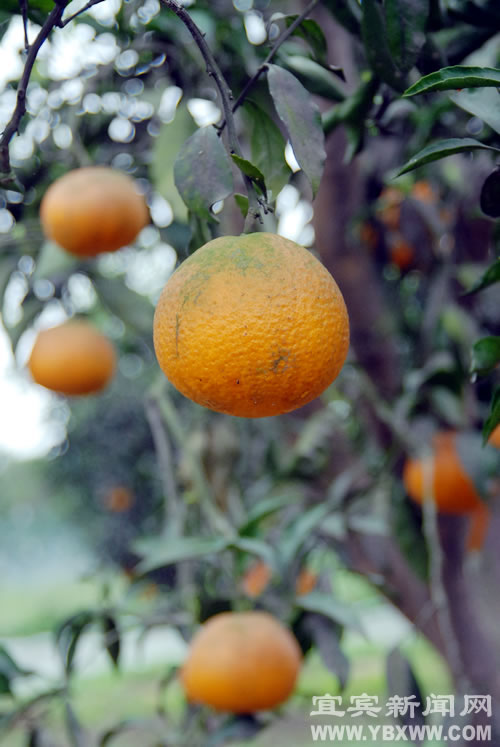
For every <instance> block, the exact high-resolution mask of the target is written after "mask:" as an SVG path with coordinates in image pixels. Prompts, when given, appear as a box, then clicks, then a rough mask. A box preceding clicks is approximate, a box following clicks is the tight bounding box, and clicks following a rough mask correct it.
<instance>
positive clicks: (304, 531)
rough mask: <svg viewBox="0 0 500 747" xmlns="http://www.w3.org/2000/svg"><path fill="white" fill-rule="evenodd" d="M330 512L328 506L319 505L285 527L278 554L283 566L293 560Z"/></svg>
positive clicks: (324, 504)
mask: <svg viewBox="0 0 500 747" xmlns="http://www.w3.org/2000/svg"><path fill="white" fill-rule="evenodd" d="M330 511H331V509H330V507H329V506H328V504H326V503H321V504H319V505H317V506H313V507H312V508H309V509H308V510H306V511H305V512H304V513H302V514H301V515H300V516H299V518H298V519H296V520H295V521H293V522H292V524H290V525H289V526H288V527H287V531H286V533H285V535H284V536H283V539H282V540H281V543H280V553H281V556H282V558H283V563H284V564H285V565H288V564H289V563H291V562H292V561H293V560H294V558H295V556H296V555H297V553H298V551H299V549H300V547H301V546H302V545H303V543H304V542H305V541H306V540H307V539H308V538H309V537H310V536H311V533H312V532H313V531H314V529H316V527H317V526H318V525H319V524H320V523H321V521H322V520H323V519H324V518H325V516H326V515H327V514H328V513H329V512H330Z"/></svg>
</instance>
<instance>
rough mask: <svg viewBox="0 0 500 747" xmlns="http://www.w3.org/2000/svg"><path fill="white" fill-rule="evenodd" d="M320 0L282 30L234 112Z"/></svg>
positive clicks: (248, 84) (221, 128) (240, 96)
mask: <svg viewBox="0 0 500 747" xmlns="http://www.w3.org/2000/svg"><path fill="white" fill-rule="evenodd" d="M318 2H319V0H311V2H310V3H309V5H308V6H307V8H306V9H305V10H304V11H303V12H302V13H301V14H300V15H299V16H297V18H296V19H295V21H293V23H291V24H290V26H288V28H286V29H284V30H283V31H282V32H281V34H280V35H279V36H278V38H277V39H276V41H275V42H274V44H273V46H272V48H271V51H270V52H269V54H268V55H267V57H266V59H265V60H264V62H263V63H262V64H261V65H260V67H259V68H258V70H257V71H256V72H255V73H254V75H252V77H251V78H249V80H248V81H247V82H246V84H245V86H244V87H243V89H242V91H241V93H240V95H239V96H238V98H237V99H236V101H235V102H234V104H233V108H232V112H233V114H234V112H235V111H236V110H237V109H238V108H239V107H240V106H241V104H242V103H243V101H244V100H245V99H246V97H247V95H248V92H249V91H250V89H251V88H253V86H254V85H255V84H256V83H257V81H258V80H259V78H260V76H261V75H262V73H263V72H264V71H265V70H266V68H267V66H268V65H269V63H270V62H271V60H272V59H273V57H274V55H275V54H276V52H277V51H278V49H279V48H280V47H281V45H282V44H283V42H285V41H286V40H287V39H288V37H290V36H291V35H292V34H293V32H294V31H295V29H296V28H298V27H299V26H300V24H301V23H302V21H303V20H304V19H305V18H306V17H307V16H308V15H309V13H310V12H311V11H312V10H314V8H315V7H316V5H317V4H318ZM225 126H226V121H224V122H222V124H221V125H220V128H219V129H220V130H221V131H222V130H223V129H224V127H225ZM228 127H229V123H228Z"/></svg>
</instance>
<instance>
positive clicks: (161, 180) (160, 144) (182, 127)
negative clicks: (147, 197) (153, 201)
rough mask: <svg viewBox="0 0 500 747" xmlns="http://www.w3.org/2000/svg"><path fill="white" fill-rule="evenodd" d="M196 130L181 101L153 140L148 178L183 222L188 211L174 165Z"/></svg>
mask: <svg viewBox="0 0 500 747" xmlns="http://www.w3.org/2000/svg"><path fill="white" fill-rule="evenodd" d="M195 130H196V124H195V122H194V120H193V118H192V116H191V115H190V113H189V111H188V109H187V106H186V105H185V104H184V102H181V103H180V104H179V105H178V107H177V110H176V112H175V117H174V119H173V120H172V122H168V123H167V124H164V125H162V127H161V130H160V134H159V135H158V137H157V138H154V139H153V151H152V154H151V177H152V180H153V184H154V186H155V188H156V189H157V190H158V192H159V193H160V194H161V195H162V196H163V197H164V198H165V199H166V200H167V201H168V202H169V204H170V207H171V208H172V211H173V213H174V216H175V217H176V218H177V219H178V220H180V221H183V222H184V221H185V220H186V218H187V209H186V205H185V204H184V201H183V200H182V198H181V196H180V194H179V192H178V190H177V188H176V186H175V181H174V163H175V159H176V158H177V156H178V154H179V151H180V149H181V147H182V146H183V145H184V143H185V142H186V137H187V136H189V135H191V134H192V133H193V132H194V131H195Z"/></svg>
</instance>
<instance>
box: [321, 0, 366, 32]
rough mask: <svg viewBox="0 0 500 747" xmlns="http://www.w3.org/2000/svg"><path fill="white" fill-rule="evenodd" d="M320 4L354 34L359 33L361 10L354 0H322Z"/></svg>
mask: <svg viewBox="0 0 500 747" xmlns="http://www.w3.org/2000/svg"><path fill="white" fill-rule="evenodd" d="M322 5H324V6H325V8H327V9H328V10H329V11H330V13H331V14H332V15H333V16H334V17H335V18H336V19H337V21H338V22H339V23H340V24H341V25H342V26H344V28H346V29H347V30H348V31H350V32H351V34H353V35H354V36H359V34H360V20H361V11H360V8H359V5H358V3H357V2H356V1H355V0H347V1H346V0H323V3H322Z"/></svg>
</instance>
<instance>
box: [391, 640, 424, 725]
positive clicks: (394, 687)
mask: <svg viewBox="0 0 500 747" xmlns="http://www.w3.org/2000/svg"><path fill="white" fill-rule="evenodd" d="M386 672H387V688H388V691H389V694H390V695H391V696H396V698H397V697H404V698H408V697H412V696H413V701H414V702H416V703H419V704H422V703H423V702H424V698H423V695H422V692H421V690H420V688H419V685H418V682H417V679H416V677H415V675H414V673H413V670H412V668H411V665H410V662H409V661H408V660H407V659H406V657H405V656H403V654H402V653H401V652H400V650H399V649H398V648H394V649H393V650H392V651H391V652H390V653H389V654H388V656H387V661H386ZM397 718H398V721H400V722H401V723H402V724H410V723H412V724H421V725H423V724H425V717H424V716H422V707H417V708H415V710H414V711H412V712H411V715H410V711H407V712H403V713H402V714H398V716H397Z"/></svg>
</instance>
